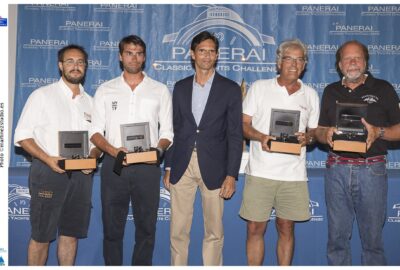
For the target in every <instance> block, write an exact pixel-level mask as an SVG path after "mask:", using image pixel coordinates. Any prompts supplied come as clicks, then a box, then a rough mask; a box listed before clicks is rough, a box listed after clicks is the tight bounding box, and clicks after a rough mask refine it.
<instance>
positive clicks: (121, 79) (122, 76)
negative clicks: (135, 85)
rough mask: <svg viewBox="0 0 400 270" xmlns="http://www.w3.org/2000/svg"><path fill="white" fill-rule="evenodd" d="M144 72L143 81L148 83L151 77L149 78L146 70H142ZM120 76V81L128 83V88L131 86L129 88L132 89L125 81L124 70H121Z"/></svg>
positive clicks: (124, 83)
mask: <svg viewBox="0 0 400 270" xmlns="http://www.w3.org/2000/svg"><path fill="white" fill-rule="evenodd" d="M142 74H143V76H144V78H143V81H142V82H144V83H146V82H147V81H148V80H149V79H150V78H149V76H148V75H147V74H146V72H144V71H142ZM119 78H120V82H121V83H122V84H123V85H127V86H128V88H129V90H131V89H130V87H129V85H128V84H127V83H126V82H125V79H124V71H122V72H121V75H120V76H119ZM140 84H141V83H139V85H140Z"/></svg>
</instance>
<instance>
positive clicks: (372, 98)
mask: <svg viewBox="0 0 400 270" xmlns="http://www.w3.org/2000/svg"><path fill="white" fill-rule="evenodd" d="M361 99H362V100H363V101H364V102H366V103H368V104H372V103H377V102H378V101H379V98H378V97H377V96H374V95H365V96H362V97H361Z"/></svg>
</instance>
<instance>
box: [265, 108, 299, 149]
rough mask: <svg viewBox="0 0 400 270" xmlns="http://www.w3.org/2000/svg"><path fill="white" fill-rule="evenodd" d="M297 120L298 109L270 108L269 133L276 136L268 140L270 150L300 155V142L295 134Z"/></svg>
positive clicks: (297, 124) (297, 129)
mask: <svg viewBox="0 0 400 270" xmlns="http://www.w3.org/2000/svg"><path fill="white" fill-rule="evenodd" d="M299 122H300V111H295V110H282V109H272V110H271V122H270V128H269V135H270V136H274V137H276V139H275V140H270V141H268V146H269V148H270V150H271V152H278V153H285V154H294V155H300V153H301V144H300V143H299V141H298V140H297V136H296V135H295V133H296V132H298V131H299Z"/></svg>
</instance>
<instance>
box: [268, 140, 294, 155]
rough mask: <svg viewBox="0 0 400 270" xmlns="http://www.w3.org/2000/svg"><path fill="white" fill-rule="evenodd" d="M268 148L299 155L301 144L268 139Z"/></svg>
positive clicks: (272, 150)
mask: <svg viewBox="0 0 400 270" xmlns="http://www.w3.org/2000/svg"><path fill="white" fill-rule="evenodd" d="M270 142H271V144H270V150H271V152H278V153H285V154H293V155H300V153H301V144H299V143H288V142H281V141H274V140H271V141H270Z"/></svg>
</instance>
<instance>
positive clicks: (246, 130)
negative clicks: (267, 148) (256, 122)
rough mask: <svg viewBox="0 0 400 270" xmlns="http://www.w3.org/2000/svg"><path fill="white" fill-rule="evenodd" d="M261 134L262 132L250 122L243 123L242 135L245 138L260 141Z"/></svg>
mask: <svg viewBox="0 0 400 270" xmlns="http://www.w3.org/2000/svg"><path fill="white" fill-rule="evenodd" d="M263 135H264V134H262V133H261V132H259V131H258V130H256V129H255V128H254V127H253V126H252V125H251V124H248V123H243V136H244V137H245V138H246V139H249V140H253V141H259V142H261V141H262V137H263Z"/></svg>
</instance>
